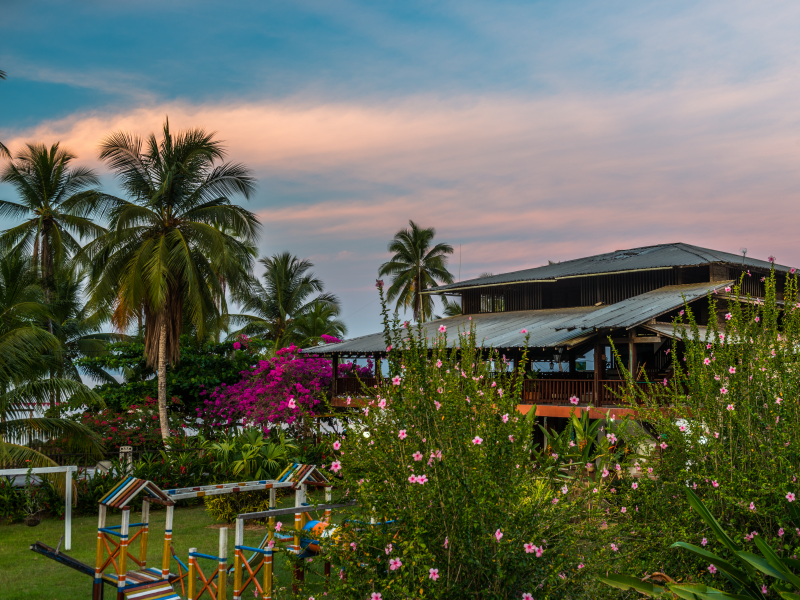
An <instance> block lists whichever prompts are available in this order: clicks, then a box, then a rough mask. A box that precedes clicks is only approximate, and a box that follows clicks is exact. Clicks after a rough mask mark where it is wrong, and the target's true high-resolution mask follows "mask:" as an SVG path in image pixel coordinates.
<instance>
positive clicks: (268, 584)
mask: <svg viewBox="0 0 800 600" xmlns="http://www.w3.org/2000/svg"><path fill="white" fill-rule="evenodd" d="M263 568H264V586H263V587H264V600H271V599H272V547H271V546H267V553H266V554H265V555H264V567H263Z"/></svg>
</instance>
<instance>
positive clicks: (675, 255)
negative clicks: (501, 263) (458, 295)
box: [426, 243, 789, 294]
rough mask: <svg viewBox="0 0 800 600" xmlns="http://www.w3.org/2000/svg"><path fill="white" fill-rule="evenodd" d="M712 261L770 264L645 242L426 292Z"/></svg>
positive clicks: (756, 265) (754, 266)
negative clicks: (635, 245)
mask: <svg viewBox="0 0 800 600" xmlns="http://www.w3.org/2000/svg"><path fill="white" fill-rule="evenodd" d="M714 263H718V264H719V263H721V264H731V265H744V266H745V267H746V268H752V269H757V270H759V271H765V270H767V271H768V270H769V269H770V268H771V267H772V265H771V264H770V263H769V262H767V261H765V260H756V259H753V258H749V257H745V258H744V259H743V258H742V255H741V254H731V253H729V252H720V251H719V250H709V249H708V248H700V247H698V246H691V245H689V244H681V243H678V244H660V245H658V246H645V247H644V248H632V249H630V250H617V251H615V252H609V253H607V254H598V255H596V256H588V257H586V258H576V259H574V260H567V261H564V262H560V263H556V264H552V265H544V266H541V267H534V268H533V269H524V270H522V271H513V272H511V273H504V274H502V275H493V276H492V277H479V278H477V279H470V280H468V281H460V282H458V283H451V284H450V285H442V286H439V287H435V288H431V289H430V290H427V291H426V293H430V294H433V293H439V292H443V291H448V290H452V291H457V290H460V289H462V288H470V287H477V286H491V285H499V284H504V283H522V282H534V281H555V280H557V279H566V278H569V277H581V276H586V275H604V274H607V273H624V272H627V271H647V270H656V269H667V268H671V267H694V266H700V265H709V264H714ZM775 270H776V271H784V272H785V271H788V270H789V267H785V266H783V265H777V264H776V265H775Z"/></svg>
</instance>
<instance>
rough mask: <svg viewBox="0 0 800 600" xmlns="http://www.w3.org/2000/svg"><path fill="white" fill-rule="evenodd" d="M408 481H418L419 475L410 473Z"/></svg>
mask: <svg viewBox="0 0 800 600" xmlns="http://www.w3.org/2000/svg"><path fill="white" fill-rule="evenodd" d="M408 483H417V476H416V475H409V476H408Z"/></svg>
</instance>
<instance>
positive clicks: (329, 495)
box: [325, 485, 333, 523]
mask: <svg viewBox="0 0 800 600" xmlns="http://www.w3.org/2000/svg"><path fill="white" fill-rule="evenodd" d="M332 497H333V487H331V486H329V485H328V486H325V504H330V503H331V498H332ZM325 522H326V523H330V522H331V509H330V508H326V509H325Z"/></svg>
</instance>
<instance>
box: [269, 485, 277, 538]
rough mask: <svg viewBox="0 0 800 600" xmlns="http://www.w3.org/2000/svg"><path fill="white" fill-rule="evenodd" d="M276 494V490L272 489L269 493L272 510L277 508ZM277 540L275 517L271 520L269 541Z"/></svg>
mask: <svg viewBox="0 0 800 600" xmlns="http://www.w3.org/2000/svg"><path fill="white" fill-rule="evenodd" d="M275 499H276V494H275V488H272V489H270V491H269V509H270V510H272V509H273V508H275V507H276V501H275ZM274 538H275V517H270V518H269V535H268V536H267V539H268V540H272V539H274Z"/></svg>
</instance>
